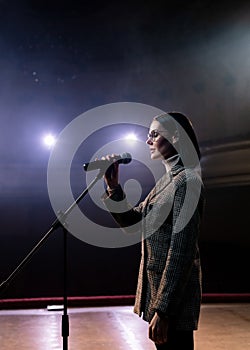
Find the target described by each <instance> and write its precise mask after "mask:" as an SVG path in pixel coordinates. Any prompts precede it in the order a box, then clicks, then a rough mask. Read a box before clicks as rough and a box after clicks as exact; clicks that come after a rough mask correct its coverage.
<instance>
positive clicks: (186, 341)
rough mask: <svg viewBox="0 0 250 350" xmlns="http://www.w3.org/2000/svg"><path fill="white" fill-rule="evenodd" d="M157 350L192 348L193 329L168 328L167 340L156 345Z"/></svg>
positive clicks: (185, 349) (191, 349) (192, 349)
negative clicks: (177, 329) (178, 329)
mask: <svg viewBox="0 0 250 350" xmlns="http://www.w3.org/2000/svg"><path fill="white" fill-rule="evenodd" d="M155 346H156V349H157V350H194V333H193V331H176V330H169V332H168V342H167V343H166V344H162V345H157V344H155Z"/></svg>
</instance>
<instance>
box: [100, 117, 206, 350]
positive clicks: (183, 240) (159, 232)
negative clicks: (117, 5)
mask: <svg viewBox="0 0 250 350" xmlns="http://www.w3.org/2000/svg"><path fill="white" fill-rule="evenodd" d="M146 143H147V144H148V146H149V149H150V154H151V159H152V160H156V159H161V160H162V162H163V164H164V165H165V169H166V173H165V174H164V175H163V177H162V178H161V179H160V180H159V181H158V182H157V184H156V185H155V187H154V188H153V189H152V191H151V192H150V193H149V195H148V196H147V198H146V199H145V200H144V201H143V202H142V203H140V204H139V206H138V207H136V208H132V207H131V206H130V205H129V203H127V200H126V196H125V194H124V192H123V190H122V188H121V186H120V185H119V175H118V170H119V165H118V163H116V162H115V161H114V163H113V164H112V166H111V167H110V168H109V169H108V170H107V171H106V173H105V176H104V179H105V181H106V184H107V190H106V194H105V196H104V203H105V205H106V206H107V207H108V209H109V211H110V212H111V214H112V215H113V217H114V219H115V220H116V221H117V222H118V223H119V225H120V226H121V227H122V228H123V230H125V231H127V232H130V233H131V232H133V231H136V230H137V229H138V227H139V228H140V229H141V231H142V237H143V240H142V257H141V264H140V271H139V277H138V286H137V293H136V300H135V306H134V312H135V313H137V314H138V315H139V316H141V315H142V314H143V319H144V320H145V321H147V322H148V323H149V338H150V339H151V340H152V341H153V342H154V343H155V345H156V348H157V349H162V350H163V349H171V350H173V349H182V350H191V349H193V348H194V339H193V331H194V330H196V329H197V327H198V319H199V312H200V304H201V268H200V259H199V248H198V236H199V227H200V221H201V215H202V208H203V196H202V194H201V193H202V191H201V189H202V181H201V177H200V172H199V159H200V152H199V147H198V143H197V139H196V136H195V133H194V130H193V127H192V124H191V122H190V121H189V119H188V118H187V117H185V116H184V115H183V114H181V113H177V112H171V113H166V114H162V115H159V116H157V117H155V118H154V119H153V121H152V123H151V125H150V129H149V134H148V138H147V141H146ZM106 159H108V160H110V161H112V160H113V159H114V155H112V156H106ZM119 207H120V209H119Z"/></svg>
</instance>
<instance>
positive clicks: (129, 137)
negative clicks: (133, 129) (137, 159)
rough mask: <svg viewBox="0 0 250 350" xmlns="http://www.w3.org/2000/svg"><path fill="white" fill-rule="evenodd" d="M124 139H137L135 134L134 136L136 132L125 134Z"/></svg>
mask: <svg viewBox="0 0 250 350" xmlns="http://www.w3.org/2000/svg"><path fill="white" fill-rule="evenodd" d="M125 139H126V140H128V141H137V136H136V134H133V133H131V134H128V135H126V136H125Z"/></svg>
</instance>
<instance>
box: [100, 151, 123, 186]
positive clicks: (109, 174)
mask: <svg viewBox="0 0 250 350" xmlns="http://www.w3.org/2000/svg"><path fill="white" fill-rule="evenodd" d="M117 157H118V155H117V154H111V155H110V154H108V155H107V156H105V157H102V158H101V159H102V160H108V161H109V162H110V166H109V167H108V168H107V170H106V172H105V174H104V180H105V182H106V184H107V186H108V187H109V188H110V189H112V188H115V187H116V186H118V184H119V164H118V162H116V160H117Z"/></svg>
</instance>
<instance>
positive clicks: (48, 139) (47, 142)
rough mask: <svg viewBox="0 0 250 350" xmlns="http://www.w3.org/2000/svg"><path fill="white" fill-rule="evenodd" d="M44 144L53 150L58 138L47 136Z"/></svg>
mask: <svg viewBox="0 0 250 350" xmlns="http://www.w3.org/2000/svg"><path fill="white" fill-rule="evenodd" d="M43 143H44V145H45V146H46V147H48V148H52V147H53V146H54V145H55V143H56V138H55V136H53V135H52V134H48V135H45V136H44V138H43Z"/></svg>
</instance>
